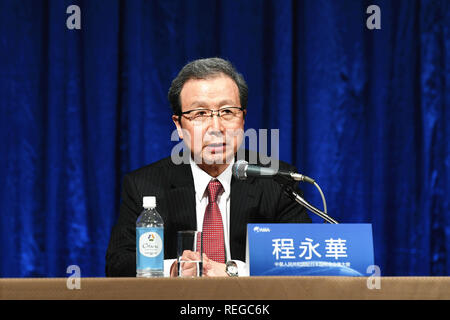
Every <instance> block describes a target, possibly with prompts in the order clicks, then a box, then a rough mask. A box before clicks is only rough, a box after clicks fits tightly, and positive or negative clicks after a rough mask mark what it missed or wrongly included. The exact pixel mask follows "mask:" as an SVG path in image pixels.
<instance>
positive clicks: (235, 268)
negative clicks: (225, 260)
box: [228, 266, 238, 274]
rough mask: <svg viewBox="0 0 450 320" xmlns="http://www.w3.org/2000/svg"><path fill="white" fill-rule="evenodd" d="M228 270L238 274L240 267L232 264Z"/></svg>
mask: <svg viewBox="0 0 450 320" xmlns="http://www.w3.org/2000/svg"><path fill="white" fill-rule="evenodd" d="M228 272H230V273H234V274H237V273H238V268H237V267H235V266H230V267H228Z"/></svg>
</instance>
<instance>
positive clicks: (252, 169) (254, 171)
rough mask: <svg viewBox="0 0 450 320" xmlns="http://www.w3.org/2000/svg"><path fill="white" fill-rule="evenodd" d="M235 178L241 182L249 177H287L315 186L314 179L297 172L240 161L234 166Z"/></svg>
mask: <svg viewBox="0 0 450 320" xmlns="http://www.w3.org/2000/svg"><path fill="white" fill-rule="evenodd" d="M232 171H233V176H234V177H235V178H237V179H239V180H245V179H247V177H258V178H272V177H276V176H282V177H287V178H289V179H292V180H294V181H302V182H308V183H311V184H314V183H315V181H314V179H312V178H310V177H307V176H305V175H303V174H300V173H297V172H290V171H284V170H275V169H272V168H266V167H261V166H257V165H252V164H248V162H247V161H245V160H238V161H236V162H235V163H234V164H233V168H232Z"/></svg>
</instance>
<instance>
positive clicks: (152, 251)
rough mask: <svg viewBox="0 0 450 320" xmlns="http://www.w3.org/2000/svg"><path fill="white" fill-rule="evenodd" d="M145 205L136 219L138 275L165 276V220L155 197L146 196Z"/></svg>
mask: <svg viewBox="0 0 450 320" xmlns="http://www.w3.org/2000/svg"><path fill="white" fill-rule="evenodd" d="M143 207H144V211H142V213H141V214H140V216H139V217H138V219H137V221H136V277H163V276H164V222H163V219H162V218H161V216H160V215H159V213H158V211H156V198H155V197H144V198H143Z"/></svg>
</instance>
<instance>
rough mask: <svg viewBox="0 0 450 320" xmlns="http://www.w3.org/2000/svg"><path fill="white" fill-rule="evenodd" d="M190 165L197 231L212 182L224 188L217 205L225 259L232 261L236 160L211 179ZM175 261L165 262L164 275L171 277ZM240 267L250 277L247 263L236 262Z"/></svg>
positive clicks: (198, 168)
mask: <svg viewBox="0 0 450 320" xmlns="http://www.w3.org/2000/svg"><path fill="white" fill-rule="evenodd" d="M189 160H190V161H189V164H190V166H191V170H192V176H193V177H194V187H195V208H196V216H197V230H198V231H201V230H202V229H203V219H204V216H205V210H206V207H207V205H208V190H207V188H208V184H209V182H210V181H211V180H214V179H217V180H219V181H220V183H221V184H222V186H223V192H222V193H221V194H219V195H218V197H217V204H218V205H219V209H220V213H221V215H222V223H223V235H224V241H225V257H226V261H229V260H231V253H230V193H231V178H232V171H231V169H232V167H233V163H234V159H233V160H232V162H231V163H230V164H229V165H228V167H227V168H226V169H225V170H224V171H223V172H222V173H221V174H220V175H219V176H218V177H217V178H214V177H211V176H210V175H209V174H207V173H206V172H205V171H203V170H202V169H200V167H199V166H198V165H197V164H196V163H195V162H194V161H193V160H192V158H189ZM173 261H175V259H168V260H164V275H165V276H170V266H171V265H172V263H173ZM234 261H235V262H236V265H237V267H238V272H239V276H248V271H247V268H246V265H245V262H242V261H239V260H234Z"/></svg>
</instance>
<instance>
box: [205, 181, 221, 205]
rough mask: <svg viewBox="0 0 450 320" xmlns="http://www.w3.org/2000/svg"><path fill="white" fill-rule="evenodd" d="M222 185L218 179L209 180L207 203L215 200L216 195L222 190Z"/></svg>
mask: <svg viewBox="0 0 450 320" xmlns="http://www.w3.org/2000/svg"><path fill="white" fill-rule="evenodd" d="M222 190H223V186H222V184H221V183H220V181H219V180H211V181H210V182H209V184H208V200H209V203H213V202H216V201H217V197H218V196H219V194H220V193H221V192H222Z"/></svg>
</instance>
